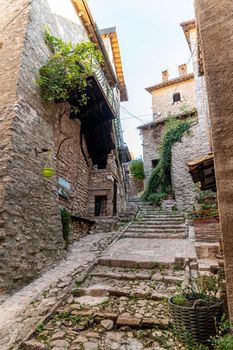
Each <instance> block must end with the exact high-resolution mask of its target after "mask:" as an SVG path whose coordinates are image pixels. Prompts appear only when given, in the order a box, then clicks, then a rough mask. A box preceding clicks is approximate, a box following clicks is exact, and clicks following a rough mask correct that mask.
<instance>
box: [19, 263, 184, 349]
mask: <svg viewBox="0 0 233 350" xmlns="http://www.w3.org/2000/svg"><path fill="white" fill-rule="evenodd" d="M184 279H185V271H184V270H177V271H174V270H172V269H161V268H159V269H153V270H151V269H150V270H145V269H137V270H135V269H124V268H109V267H105V266H101V265H97V266H96V267H95V268H94V270H93V271H92V272H91V274H90V275H89V277H88V278H87V279H86V281H85V282H84V283H83V284H82V285H79V284H77V286H76V287H75V288H74V289H73V290H72V291H71V292H70V293H69V294H67V295H66V298H65V299H64V301H63V303H62V304H61V305H60V306H59V307H58V308H57V309H56V310H55V311H54V312H53V313H52V314H51V316H50V317H49V318H47V319H46V321H45V322H44V324H43V325H40V327H39V328H37V331H36V332H35V333H33V334H32V336H31V337H29V339H28V340H27V341H25V342H24V343H23V345H22V347H20V350H39V349H40V350H48V349H52V350H99V349H103V350H107V349H116V350H126V349H129V350H143V349H153V350H160V349H170V348H172V349H174V350H178V349H181V347H180V344H179V343H178V341H177V340H176V339H175V337H174V334H173V333H172V331H171V330H170V326H169V321H170V316H169V312H168V305H167V302H166V299H167V298H169V297H171V296H172V295H173V294H174V293H175V291H176V288H177V285H180V284H181V283H182V282H183V281H184ZM47 344H49V346H48V345H47Z"/></svg>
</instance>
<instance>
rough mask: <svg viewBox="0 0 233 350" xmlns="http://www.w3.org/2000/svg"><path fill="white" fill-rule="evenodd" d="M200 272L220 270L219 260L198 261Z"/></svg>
mask: <svg viewBox="0 0 233 350" xmlns="http://www.w3.org/2000/svg"><path fill="white" fill-rule="evenodd" d="M197 264H198V270H199V272H201V271H202V272H210V271H211V270H216V269H219V263H218V260H217V259H198V260H197Z"/></svg>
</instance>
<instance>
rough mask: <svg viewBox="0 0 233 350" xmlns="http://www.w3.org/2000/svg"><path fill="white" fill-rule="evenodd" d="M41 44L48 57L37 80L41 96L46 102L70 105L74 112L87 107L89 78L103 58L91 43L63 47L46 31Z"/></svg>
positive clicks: (66, 44) (64, 44) (63, 44)
mask: <svg viewBox="0 0 233 350" xmlns="http://www.w3.org/2000/svg"><path fill="white" fill-rule="evenodd" d="M44 40H45V42H46V44H47V46H48V47H49V49H50V51H51V55H50V57H49V59H48V61H47V63H46V64H45V65H43V66H42V67H41V68H40V69H39V77H38V78H37V79H36V85H37V86H39V88H40V91H41V96H42V98H43V99H45V100H46V101H54V102H70V103H71V107H73V109H74V110H75V111H76V112H77V111H78V110H79V109H78V107H80V106H82V105H85V104H87V101H88V98H87V94H86V88H87V86H88V77H90V76H91V75H93V72H94V71H95V70H96V69H97V68H98V66H99V64H101V62H102V54H101V52H100V51H99V50H98V49H97V48H96V46H95V45H94V44H93V43H92V42H80V43H76V44H72V43H71V42H68V43H65V42H64V41H62V40H61V39H60V38H58V37H56V36H53V35H52V34H51V33H50V31H49V30H48V29H45V31H44ZM73 101H75V103H74V102H73ZM72 103H73V104H74V105H72Z"/></svg>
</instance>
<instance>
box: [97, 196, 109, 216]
mask: <svg viewBox="0 0 233 350" xmlns="http://www.w3.org/2000/svg"><path fill="white" fill-rule="evenodd" d="M106 215H107V196H95V216H106Z"/></svg>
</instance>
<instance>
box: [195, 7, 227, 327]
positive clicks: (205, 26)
mask: <svg viewBox="0 0 233 350" xmlns="http://www.w3.org/2000/svg"><path fill="white" fill-rule="evenodd" d="M195 5H196V14H197V23H198V27H199V32H200V38H201V43H202V48H203V54H204V69H205V76H206V85H207V93H208V102H209V107H210V120H211V130H212V139H213V149H214V163H215V174H216V183H217V193H218V204H219V214H220V225H221V232H222V237H223V248H224V259H225V269H226V278H227V289H228V304H229V312H230V318H231V321H233V254H232V251H233V241H232V227H233V215H232V213H233V186H232V181H233V171H232V168H233V161H232V147H233V138H232V133H233V126H232V115H233V99H232V85H233V75H232V64H233V51H232V45H233V15H232V13H233V3H232V1H217V0H206V1H201V0H196V1H195ZM216 14H218V16H216Z"/></svg>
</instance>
